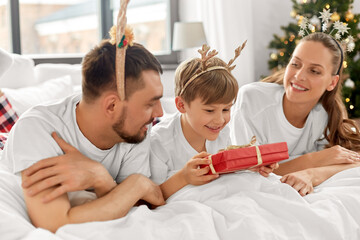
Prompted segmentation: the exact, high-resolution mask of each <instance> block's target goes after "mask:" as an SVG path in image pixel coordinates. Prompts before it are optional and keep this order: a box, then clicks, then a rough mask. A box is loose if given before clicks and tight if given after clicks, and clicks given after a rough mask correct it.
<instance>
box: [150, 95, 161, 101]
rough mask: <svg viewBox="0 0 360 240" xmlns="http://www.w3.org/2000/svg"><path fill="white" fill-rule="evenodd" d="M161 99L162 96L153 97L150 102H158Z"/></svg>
mask: <svg viewBox="0 0 360 240" xmlns="http://www.w3.org/2000/svg"><path fill="white" fill-rule="evenodd" d="M162 97H163V95H159V96H155V97H153V98H151V99H150V101H156V100H159V99H160V98H162Z"/></svg>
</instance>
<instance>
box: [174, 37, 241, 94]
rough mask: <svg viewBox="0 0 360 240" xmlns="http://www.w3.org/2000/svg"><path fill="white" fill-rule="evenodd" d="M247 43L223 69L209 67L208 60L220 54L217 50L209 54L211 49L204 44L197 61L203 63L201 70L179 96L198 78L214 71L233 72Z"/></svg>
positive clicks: (238, 49) (187, 83)
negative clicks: (236, 61) (235, 63)
mask: <svg viewBox="0 0 360 240" xmlns="http://www.w3.org/2000/svg"><path fill="white" fill-rule="evenodd" d="M246 42H247V41H245V42H244V43H243V44H242V45H241V46H239V47H238V48H236V49H235V56H234V58H233V59H231V60H230V61H229V63H228V64H227V65H226V66H225V67H223V66H213V67H209V63H208V60H209V59H211V58H213V57H215V56H216V55H217V54H218V52H217V51H216V50H215V49H214V50H212V51H210V52H209V50H210V47H209V46H208V45H206V44H204V45H203V46H202V48H201V49H199V50H198V52H199V53H200V55H201V58H200V59H197V61H199V62H200V63H201V68H200V69H199V70H198V71H197V73H196V74H195V75H194V76H192V77H191V78H190V79H189V81H187V82H186V84H185V85H184V87H183V89H182V90H181V92H180V94H179V96H181V95H182V94H183V93H184V91H185V89H186V88H187V86H189V84H190V83H191V82H193V81H194V80H195V79H196V78H198V77H199V76H201V75H203V74H204V73H207V72H210V71H213V70H217V69H222V70H227V71H228V72H231V71H232V70H233V69H234V68H235V67H236V65H232V64H233V63H234V61H235V60H236V58H237V57H239V56H240V53H241V51H242V50H243V49H244V47H245V45H246Z"/></svg>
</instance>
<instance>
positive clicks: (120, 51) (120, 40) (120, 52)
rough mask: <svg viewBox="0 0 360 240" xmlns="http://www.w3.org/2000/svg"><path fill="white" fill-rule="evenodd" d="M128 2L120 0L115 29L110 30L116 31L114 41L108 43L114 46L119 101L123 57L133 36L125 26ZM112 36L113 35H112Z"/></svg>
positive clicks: (123, 68)
mask: <svg viewBox="0 0 360 240" xmlns="http://www.w3.org/2000/svg"><path fill="white" fill-rule="evenodd" d="M129 2H130V0H120V9H119V13H118V16H117V23H116V28H115V26H113V27H112V29H111V30H110V31H111V32H113V31H114V30H115V31H116V34H115V36H116V37H115V41H114V40H111V41H110V42H111V43H113V44H116V60H115V74H116V84H117V90H118V94H119V97H120V99H121V100H125V55H126V48H127V47H128V45H130V46H131V45H132V40H133V39H134V35H133V33H132V30H131V28H128V27H127V26H126V21H127V20H126V8H127V5H128V3H129ZM112 34H114V33H112Z"/></svg>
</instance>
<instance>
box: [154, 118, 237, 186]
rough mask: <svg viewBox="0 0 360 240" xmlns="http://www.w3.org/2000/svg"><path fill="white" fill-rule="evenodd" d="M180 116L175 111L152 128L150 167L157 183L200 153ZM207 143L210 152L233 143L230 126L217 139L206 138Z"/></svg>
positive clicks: (212, 152) (215, 151)
mask: <svg viewBox="0 0 360 240" xmlns="http://www.w3.org/2000/svg"><path fill="white" fill-rule="evenodd" d="M180 118H181V114H180V113H175V114H173V115H171V116H169V117H168V118H165V119H163V120H161V121H160V123H158V124H157V125H155V126H154V127H153V128H152V130H151V134H150V136H151V137H150V169H151V179H152V180H153V181H154V182H155V183H158V184H160V183H163V182H164V181H165V180H167V179H168V178H169V177H170V176H172V175H173V174H174V173H175V172H177V171H178V170H180V169H181V168H183V167H184V166H185V164H186V162H187V161H189V160H190V159H191V158H192V157H193V156H195V155H196V154H198V152H197V151H196V150H195V149H194V148H193V147H192V146H191V145H190V144H189V142H188V141H187V140H186V138H185V136H184V134H183V131H182V128H181V121H180ZM205 145H206V150H207V152H208V153H210V154H214V153H217V152H218V150H220V149H223V148H225V147H227V146H228V145H231V141H230V129H229V127H228V126H225V127H224V129H223V130H221V131H220V133H219V136H218V137H217V139H216V140H214V141H208V140H206V144H205Z"/></svg>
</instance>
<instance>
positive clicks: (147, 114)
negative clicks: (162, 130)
mask: <svg viewBox="0 0 360 240" xmlns="http://www.w3.org/2000/svg"><path fill="white" fill-rule="evenodd" d="M141 77H142V78H143V81H144V84H145V87H144V88H142V89H140V90H137V91H135V92H134V93H133V94H132V95H131V96H130V98H129V99H128V100H127V101H126V102H125V104H124V107H123V109H122V111H121V113H120V117H119V120H118V121H117V122H116V123H115V124H114V125H113V129H114V131H115V132H116V133H117V134H118V135H119V137H120V138H122V139H123V140H124V141H126V142H128V143H139V142H141V141H142V140H144V138H145V137H146V133H147V130H148V128H147V125H148V124H150V123H152V121H153V120H154V118H156V117H161V116H162V115H163V111H162V107H161V103H160V98H161V97H162V94H163V86H162V83H161V80H160V75H159V73H158V72H156V71H153V70H145V71H143V72H142V74H141Z"/></svg>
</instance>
